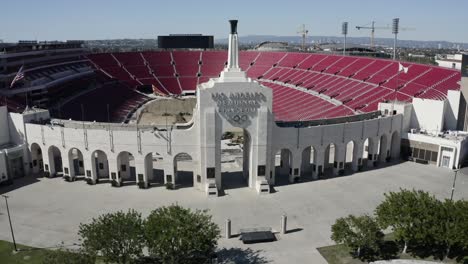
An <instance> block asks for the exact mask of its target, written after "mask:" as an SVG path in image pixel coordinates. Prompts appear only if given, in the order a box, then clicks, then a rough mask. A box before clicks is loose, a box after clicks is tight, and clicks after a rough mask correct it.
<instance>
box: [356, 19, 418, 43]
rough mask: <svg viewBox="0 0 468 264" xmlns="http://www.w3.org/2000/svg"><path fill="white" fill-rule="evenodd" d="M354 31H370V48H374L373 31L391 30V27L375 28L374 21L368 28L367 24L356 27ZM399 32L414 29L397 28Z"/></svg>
mask: <svg viewBox="0 0 468 264" xmlns="http://www.w3.org/2000/svg"><path fill="white" fill-rule="evenodd" d="M356 29H357V30H361V29H370V31H371V43H370V47H371V48H375V30H376V29H382V30H392V27H390V26H386V27H376V26H375V21H372V22H371V23H370V26H369V24H366V25H364V26H356ZM399 29H400V31H406V30H414V28H399Z"/></svg>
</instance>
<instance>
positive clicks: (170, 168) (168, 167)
mask: <svg viewBox="0 0 468 264" xmlns="http://www.w3.org/2000/svg"><path fill="white" fill-rule="evenodd" d="M163 169H164V184H169V183H170V184H172V186H173V187H175V184H176V175H175V170H174V161H173V158H172V157H171V159H170V160H167V161H166V162H165V164H164V165H163Z"/></svg>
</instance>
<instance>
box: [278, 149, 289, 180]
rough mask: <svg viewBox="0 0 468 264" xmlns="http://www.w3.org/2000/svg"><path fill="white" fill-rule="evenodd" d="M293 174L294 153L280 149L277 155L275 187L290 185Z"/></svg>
mask: <svg viewBox="0 0 468 264" xmlns="http://www.w3.org/2000/svg"><path fill="white" fill-rule="evenodd" d="M291 174H292V152H291V151H290V150H289V149H280V150H278V152H276V154H275V185H284V184H289V175H291Z"/></svg>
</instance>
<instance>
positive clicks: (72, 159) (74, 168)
mask: <svg viewBox="0 0 468 264" xmlns="http://www.w3.org/2000/svg"><path fill="white" fill-rule="evenodd" d="M68 160H69V163H70V164H69V168H68V169H69V175H70V177H71V180H76V179H83V178H84V177H85V167H84V159H83V153H82V152H81V151H80V150H79V149H77V148H72V149H70V150H69V151H68Z"/></svg>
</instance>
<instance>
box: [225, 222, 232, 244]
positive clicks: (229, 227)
mask: <svg viewBox="0 0 468 264" xmlns="http://www.w3.org/2000/svg"><path fill="white" fill-rule="evenodd" d="M224 231H225V232H226V234H225V236H226V238H227V239H229V238H231V220H230V219H226V227H225V230H224Z"/></svg>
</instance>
